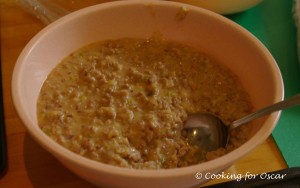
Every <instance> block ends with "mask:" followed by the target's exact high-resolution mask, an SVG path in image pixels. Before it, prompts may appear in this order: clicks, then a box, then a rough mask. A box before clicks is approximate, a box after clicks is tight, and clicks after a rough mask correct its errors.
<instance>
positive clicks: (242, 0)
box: [174, 0, 262, 14]
mask: <svg viewBox="0 0 300 188" xmlns="http://www.w3.org/2000/svg"><path fill="white" fill-rule="evenodd" d="M174 1H177V2H183V3H188V4H191V5H196V6H199V7H202V8H206V9H208V10H211V11H214V12H216V13H219V14H233V13H238V12H242V11H245V10H247V9H249V8H252V7H254V6H255V5H258V4H259V3H261V2H262V0H174Z"/></svg>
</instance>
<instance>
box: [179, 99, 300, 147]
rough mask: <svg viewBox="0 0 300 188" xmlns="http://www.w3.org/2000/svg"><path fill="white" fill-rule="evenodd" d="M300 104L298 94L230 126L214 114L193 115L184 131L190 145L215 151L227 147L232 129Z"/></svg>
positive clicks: (186, 123) (187, 121) (189, 117)
mask: <svg viewBox="0 0 300 188" xmlns="http://www.w3.org/2000/svg"><path fill="white" fill-rule="evenodd" d="M299 104H300V94H297V95H295V96H293V97H291V98H288V99H285V100H283V101H281V102H278V103H275V104H273V105H271V106H268V107H265V108H263V109H261V110H258V111H256V112H253V113H251V114H249V115H247V116H245V117H243V118H241V119H238V120H236V121H234V122H232V123H231V124H230V125H228V126H226V125H225V124H224V123H223V121H222V120H221V119H220V118H218V117H217V116H215V115H213V114H207V113H197V114H192V115H190V116H188V118H187V120H186V122H185V125H184V129H185V130H186V131H187V139H188V141H189V143H190V144H192V145H197V146H199V148H201V149H202V150H204V151H213V150H216V149H217V148H220V147H223V148H224V147H226V145H227V143H228V140H229V132H230V131H231V130H232V129H234V128H236V127H238V126H240V125H243V124H245V123H248V122H250V121H252V120H254V119H257V118H260V117H262V116H264V115H267V114H270V113H272V112H275V111H278V110H282V109H285V108H289V107H292V106H296V105H299Z"/></svg>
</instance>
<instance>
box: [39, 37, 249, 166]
mask: <svg viewBox="0 0 300 188" xmlns="http://www.w3.org/2000/svg"><path fill="white" fill-rule="evenodd" d="M37 105H38V122H39V126H40V128H41V129H42V130H43V131H44V132H45V133H46V134H47V135H48V136H50V137H51V138H52V139H53V140H55V141H56V142H58V143H59V144H61V145H62V146H64V147H66V148H68V149H69V150H71V151H73V152H75V153H78V154H80V155H82V156H85V157H87V158H90V159H93V160H96V161H100V162H103V163H107V164H111V165H116V166H122V167H128V168H136V169H160V168H178V167H184V166H188V165H193V164H197V163H200V162H203V161H206V160H210V159H212V158H215V157H218V156H220V155H223V154H224V153H226V152H228V151H230V150H232V149H234V148H236V147H238V146H239V145H240V144H242V143H244V142H245V141H246V140H247V133H248V132H249V131H248V130H247V128H248V127H247V126H244V127H242V128H240V129H238V130H235V131H234V132H232V136H231V141H230V144H229V146H228V148H226V149H219V150H217V151H214V152H210V153H207V154H205V157H202V155H199V152H198V151H199V149H201V148H197V147H195V146H191V145H189V144H188V142H187V140H186V138H185V136H184V134H182V132H183V131H182V129H183V124H184V122H185V120H186V118H187V116H188V114H190V113H195V112H208V113H212V114H215V115H217V116H219V117H221V118H222V119H223V120H224V122H225V123H229V122H231V121H233V120H235V119H238V118H240V117H241V116H243V115H245V114H247V113H248V112H249V111H250V110H251V105H250V102H249V99H248V96H247V94H246V93H245V92H244V90H243V88H242V87H241V85H240V83H239V81H238V79H237V77H236V76H235V75H233V74H232V73H231V72H230V71H229V70H228V69H226V68H225V67H223V66H221V65H219V64H217V63H215V62H214V61H213V59H210V58H209V57H207V56H206V55H205V54H203V53H199V52H198V51H197V50H195V49H193V48H191V47H189V46H186V45H182V44H178V43H174V42H167V41H164V40H162V39H156V38H150V39H118V40H107V41H101V42H97V43H94V44H90V45H88V46H86V47H83V48H81V49H79V50H78V51H76V52H74V53H72V54H71V55H69V56H68V57H66V58H65V59H64V60H63V61H62V62H61V63H60V64H58V65H57V67H56V68H55V69H54V70H53V71H52V72H51V73H50V74H49V76H48V78H47V80H46V81H45V83H44V85H43V87H42V89H41V92H40V96H39V100H38V104H37Z"/></svg>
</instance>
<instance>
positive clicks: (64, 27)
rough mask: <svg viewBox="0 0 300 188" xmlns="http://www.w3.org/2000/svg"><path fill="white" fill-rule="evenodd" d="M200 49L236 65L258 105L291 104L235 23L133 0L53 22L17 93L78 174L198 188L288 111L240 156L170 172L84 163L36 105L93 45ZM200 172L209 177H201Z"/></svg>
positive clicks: (29, 55)
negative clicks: (57, 70) (173, 44)
mask: <svg viewBox="0 0 300 188" xmlns="http://www.w3.org/2000/svg"><path fill="white" fill-rule="evenodd" d="M157 32H159V33H161V34H162V35H163V37H164V38H166V39H167V40H173V41H178V42H183V43H186V44H189V45H192V46H194V47H196V48H198V49H201V50H202V51H205V52H206V53H207V54H209V55H211V56H212V57H214V58H215V59H216V60H218V61H219V62H220V63H223V64H225V65H226V66H228V67H229V68H230V69H231V70H232V71H233V72H234V73H236V75H237V76H238V77H239V79H240V80H241V82H242V84H243V85H244V87H245V89H246V90H247V91H248V92H249V94H250V96H251V100H252V101H253V104H254V107H255V108H256V109H257V108H261V107H263V106H266V105H269V104H271V103H274V102H277V101H279V100H281V99H282V98H283V83H282V79H281V74H280V71H279V69H278V67H277V65H276V62H275V61H274V59H273V57H272V56H271V54H270V53H269V51H268V50H267V49H266V48H265V47H264V46H263V45H262V44H261V42H260V41H258V40H257V39H256V38H255V37H254V36H253V35H251V34H250V33H249V32H247V31H246V30H245V29H243V28H242V27H240V26H238V25H237V24H235V23H234V22H232V21H230V20H228V19H226V18H224V17H222V16H220V15H218V14H216V13H213V12H211V11H207V10H205V9H201V8H197V7H195V6H190V5H184V4H180V3H174V2H168V1H148V0H143V1H140V0H132V1H117V2H112V3H106V4H100V5H97V6H93V7H90V8H86V9H82V10H80V11H77V12H74V13H71V14H70V15H67V16H65V17H63V18H62V19H59V20H58V21H56V22H54V23H52V24H50V25H49V26H47V27H46V28H45V29H43V30H42V31H41V32H40V33H38V34H37V35H36V36H35V37H34V38H33V39H32V40H31V41H30V42H29V43H28V45H27V46H26V47H25V49H24V50H23V52H22V53H21V55H20V56H19V58H18V61H17V63H16V66H15V69H14V72H13V79H12V94H13V101H14V105H15V107H16V109H17V112H18V114H19V116H20V118H21V119H22V121H23V122H24V125H25V126H26V128H27V130H28V132H29V133H30V135H32V136H33V137H34V138H35V140H36V141H37V142H38V143H39V144H41V145H42V146H43V147H44V148H45V149H46V150H48V151H49V152H50V153H52V154H53V155H54V156H55V157H56V158H57V159H58V160H59V161H61V162H62V163H63V164H64V165H65V166H66V167H67V168H69V169H70V170H71V171H73V172H74V173H75V174H77V175H79V176H80V177H82V178H84V179H86V180H87V181H89V182H92V183H94V184H96V185H102V186H104V187H131V188H132V187H144V188H146V187H173V188H175V187H192V186H195V185H197V184H200V183H203V182H205V181H207V180H208V177H206V176H205V174H206V173H208V172H210V173H218V172H221V171H222V170H224V169H226V168H227V167H229V166H230V165H232V164H233V163H234V162H235V161H237V160H238V159H240V158H241V157H243V156H244V155H246V154H247V153H249V152H250V151H251V150H253V149H254V148H255V147H257V146H258V145H259V144H261V143H262V142H263V141H264V140H265V139H266V138H267V137H268V136H269V135H270V134H271V132H272V130H273V128H274V127H275V124H276V123H277V121H278V118H279V115H280V112H276V113H273V114H272V115H269V116H267V117H265V118H262V119H260V120H258V121H256V122H255V125H254V127H253V131H252V133H250V134H251V135H253V136H252V137H251V139H250V140H249V141H248V142H247V143H245V144H244V145H242V146H241V147H239V148H238V149H236V150H234V151H233V152H231V153H229V154H227V155H225V156H223V157H220V158H218V159H215V160H212V161H209V162H205V163H202V164H198V165H194V166H190V167H185V168H178V169H168V170H135V169H127V168H121V167H115V166H110V165H107V164H102V163H99V162H96V161H92V160H89V159H87V158H83V157H81V156H79V155H77V154H75V153H72V152H70V151H69V150H67V149H65V148H63V147H62V146H60V145H58V144H57V143H55V142H54V141H52V140H51V139H50V138H49V137H48V136H46V135H45V134H44V133H43V132H42V131H41V130H40V129H39V126H38V124H37V114H36V103H37V98H38V95H39V91H40V88H41V86H42V84H43V82H44V80H45V79H46V76H47V75H48V74H49V72H50V71H51V70H52V69H53V68H54V67H55V65H56V64H58V63H59V62H60V61H61V60H62V59H63V58H64V57H65V56H67V55H68V54H70V53H71V52H73V51H74V50H76V49H78V48H80V47H82V46H84V45H86V44H89V43H91V42H95V41H99V40H103V39H116V38H123V37H135V38H137V37H138V38H140V37H143V38H145V37H150V36H151V35H152V34H153V33H157ZM197 172H200V173H202V174H203V176H202V178H200V179H196V178H195V174H196V173H197Z"/></svg>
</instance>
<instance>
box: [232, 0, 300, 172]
mask: <svg viewBox="0 0 300 188" xmlns="http://www.w3.org/2000/svg"><path fill="white" fill-rule="evenodd" d="M293 6H294V1H293V0H264V1H263V2H262V3H261V4H259V5H257V6H255V7H253V8H251V9H249V10H247V11H245V12H242V13H238V14H234V15H229V16H227V17H228V18H230V19H232V20H233V21H235V22H237V23H238V24H240V25H241V26H243V27H244V28H246V29H247V30H248V31H250V32H251V33H253V34H254V35H255V36H256V37H257V38H258V39H259V40H260V41H261V42H262V43H263V44H264V45H265V46H266V47H267V48H268V49H269V51H270V52H271V53H272V55H273V57H274V58H275V60H276V61H277V63H278V66H279V68H280V70H281V73H282V77H283V81H284V87H285V98H287V97H290V96H292V95H295V94H297V93H300V63H299V62H298V56H297V29H296V26H295V20H294V12H293ZM299 29H300V28H299ZM272 134H273V137H274V139H275V141H276V143H277V145H278V147H279V149H280V151H281V153H282V155H283V157H284V159H285V160H286V163H287V165H288V166H289V167H294V166H300V106H297V107H293V108H290V109H287V110H284V111H283V112H282V115H281V117H280V120H279V122H278V124H277V126H276V128H275V130H274V131H273V133H272Z"/></svg>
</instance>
